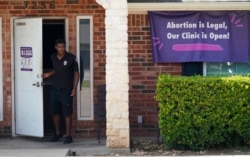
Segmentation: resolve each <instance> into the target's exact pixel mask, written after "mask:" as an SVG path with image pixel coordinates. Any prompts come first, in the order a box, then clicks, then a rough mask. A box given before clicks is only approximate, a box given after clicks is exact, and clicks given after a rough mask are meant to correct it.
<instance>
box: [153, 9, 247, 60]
mask: <svg viewBox="0 0 250 157" xmlns="http://www.w3.org/2000/svg"><path fill="white" fill-rule="evenodd" d="M249 15H250V13H249V12H247V11H239V12H237V11H208V12H207V11H206V12H205V11H199V12H193V11H178V12H164V11H159V12H153V11H149V19H150V29H151V36H152V49H153V51H152V52H153V61H154V62H156V63H166V62H248V61H249V51H250V50H249V47H250V46H249V45H250V41H249V38H250V33H249V32H250V31H249V29H250V27H249V21H250V18H249V17H250V16H249Z"/></svg>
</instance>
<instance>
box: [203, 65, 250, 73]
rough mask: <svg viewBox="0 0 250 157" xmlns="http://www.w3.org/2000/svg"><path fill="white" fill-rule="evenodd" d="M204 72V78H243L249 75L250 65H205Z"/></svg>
mask: <svg viewBox="0 0 250 157" xmlns="http://www.w3.org/2000/svg"><path fill="white" fill-rule="evenodd" d="M204 70H205V75H206V76H232V75H243V76H244V75H247V74H248V73H250V63H230V62H227V63H206V64H204Z"/></svg>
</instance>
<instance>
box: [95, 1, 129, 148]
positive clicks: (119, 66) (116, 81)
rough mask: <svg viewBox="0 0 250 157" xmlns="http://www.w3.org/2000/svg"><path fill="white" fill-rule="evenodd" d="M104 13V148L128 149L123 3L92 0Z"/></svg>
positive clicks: (125, 21)
mask: <svg viewBox="0 0 250 157" xmlns="http://www.w3.org/2000/svg"><path fill="white" fill-rule="evenodd" d="M96 1H97V2H98V3H99V4H101V5H102V6H103V7H104V8H105V10H106V18H105V27H106V57H107V58H106V61H107V63H106V90H107V91H106V93H107V94H106V111H107V124H106V125H107V131H106V134H107V143H106V146H107V148H129V138H130V136H129V105H128V103H129V100H128V90H129V86H128V83H129V75H128V43H127V42H128V34H127V31H128V19H127V16H128V8H127V0H96Z"/></svg>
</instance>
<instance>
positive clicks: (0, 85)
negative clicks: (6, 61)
mask: <svg viewBox="0 0 250 157" xmlns="http://www.w3.org/2000/svg"><path fill="white" fill-rule="evenodd" d="M2 57H3V56H2V18H1V17H0V121H2V120H3V69H2V67H3V66H2V65H3V62H2Z"/></svg>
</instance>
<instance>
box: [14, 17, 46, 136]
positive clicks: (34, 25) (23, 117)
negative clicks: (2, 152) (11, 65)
mask: <svg viewBox="0 0 250 157" xmlns="http://www.w3.org/2000/svg"><path fill="white" fill-rule="evenodd" d="M14 53H15V111H16V112H15V120H16V134H19V135H27V136H37V137H43V135H44V129H43V87H42V86H41V82H42V18H30V19H15V20H14Z"/></svg>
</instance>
